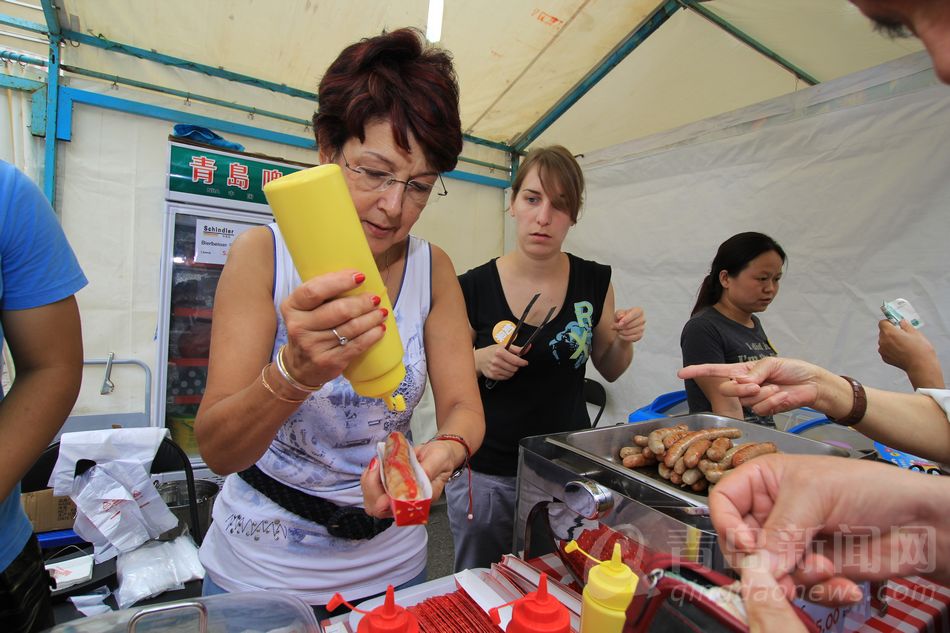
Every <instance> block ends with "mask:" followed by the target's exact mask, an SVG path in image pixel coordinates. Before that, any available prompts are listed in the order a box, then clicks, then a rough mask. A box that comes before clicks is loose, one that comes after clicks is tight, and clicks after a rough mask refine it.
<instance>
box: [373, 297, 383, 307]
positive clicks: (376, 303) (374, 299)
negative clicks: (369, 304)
mask: <svg viewBox="0 0 950 633" xmlns="http://www.w3.org/2000/svg"><path fill="white" fill-rule="evenodd" d="M381 301H382V299H380V298H379V297H377V296H376V295H373V305H374V306H378V305H379V304H380V302H381Z"/></svg>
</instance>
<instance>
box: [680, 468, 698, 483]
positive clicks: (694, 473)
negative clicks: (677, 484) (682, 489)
mask: <svg viewBox="0 0 950 633" xmlns="http://www.w3.org/2000/svg"><path fill="white" fill-rule="evenodd" d="M702 478H703V471H701V470H700V469H698V468H690V469H689V470H687V471H686V472H685V473H683V483H684V484H686V485H687V486H692V485H693V484H694V483H696V482H697V481H699V480H700V479H702Z"/></svg>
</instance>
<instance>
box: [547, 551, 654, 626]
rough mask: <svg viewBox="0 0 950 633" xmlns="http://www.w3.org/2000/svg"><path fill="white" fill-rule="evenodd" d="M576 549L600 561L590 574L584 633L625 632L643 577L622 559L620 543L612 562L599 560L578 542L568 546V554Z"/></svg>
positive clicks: (583, 615) (583, 613)
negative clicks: (636, 592) (631, 605)
mask: <svg viewBox="0 0 950 633" xmlns="http://www.w3.org/2000/svg"><path fill="white" fill-rule="evenodd" d="M575 550H576V551H578V552H580V553H581V554H583V555H584V556H586V557H587V558H589V559H591V560H593V561H597V563H598V564H597V565H595V566H594V567H593V568H591V570H590V572H588V574H587V584H586V585H585V586H584V592H583V594H582V597H583V601H582V603H581V631H580V633H621V631H623V626H624V624H625V623H626V621H627V607H629V606H630V603H631V602H632V601H633V594H634V592H635V591H636V590H637V583H638V582H639V580H640V579H639V578H638V577H637V575H636V574H634V573H633V571H631V569H630V568H629V567H628V566H627V565H625V564H624V563H623V561H622V560H621V558H620V543H614V552H613V556H612V557H611V558H610V560H609V561H600V560H597V559H596V558H594V557H593V556H591V555H590V554H588V553H587V552H585V551H584V550H582V549H581V548H580V547H578V545H577V541H571V542H570V543H568V544H567V545H565V546H564V551H565V552H567V553H568V554H570V553H571V552H573V551H575Z"/></svg>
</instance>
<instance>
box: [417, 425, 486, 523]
mask: <svg viewBox="0 0 950 633" xmlns="http://www.w3.org/2000/svg"><path fill="white" fill-rule="evenodd" d="M441 441H445V442H456V443H457V444H461V445H462V448H464V449H465V461H464V462H462V464H461V465H460V466H459V467H458V468H456V469H455V471H454V472H453V473H452V474H451V475H449V481H452V480H453V479H456V478H458V476H459V475H461V474H462V471H463V470H465V469H468V520H469V521H471V520H472V519H474V518H475V513H474V510H473V506H474V499H473V498H472V465H471V464H470V463H469V460H471V459H472V451H471V449H470V448H469V447H468V442H466V441H465V438H464V437H462V436H461V435H455V434H454V433H442V434H441V435H436V436H435V437H433V438H432V439H431V440H429V442H441ZM429 442H426V444H428V443H429Z"/></svg>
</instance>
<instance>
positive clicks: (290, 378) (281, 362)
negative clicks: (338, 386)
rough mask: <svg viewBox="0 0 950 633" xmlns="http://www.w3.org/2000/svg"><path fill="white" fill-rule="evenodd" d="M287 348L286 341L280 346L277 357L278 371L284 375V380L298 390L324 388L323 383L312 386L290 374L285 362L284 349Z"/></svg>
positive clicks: (308, 390) (309, 390) (307, 390)
mask: <svg viewBox="0 0 950 633" xmlns="http://www.w3.org/2000/svg"><path fill="white" fill-rule="evenodd" d="M286 348H287V344H286V343H284V344H283V345H281V346H280V349H278V350H277V359H276V360H277V371H279V372H280V375H281V376H283V377H284V380H286V381H287V382H288V383H289V384H290V386H291V387H293V388H294V389H296V390H297V391H306V392H313V391H319V390H320V389H322V388H323V383H320V384H319V385H317V386H316V387H311V386H310V385H305V384H303V383H302V382H300V381H299V380H297V379H296V378H294V377H293V376H291V375H290V372H289V371H287V366H286V365H285V364H284V350H285V349H286Z"/></svg>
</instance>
